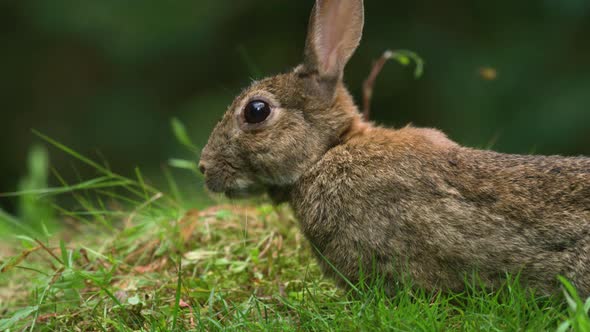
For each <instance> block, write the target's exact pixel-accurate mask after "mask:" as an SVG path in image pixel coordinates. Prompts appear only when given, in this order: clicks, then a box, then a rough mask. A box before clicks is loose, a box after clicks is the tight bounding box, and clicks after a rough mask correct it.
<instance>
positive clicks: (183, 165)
mask: <svg viewBox="0 0 590 332" xmlns="http://www.w3.org/2000/svg"><path fill="white" fill-rule="evenodd" d="M168 165H170V166H171V167H174V168H180V169H187V170H189V171H193V172H197V170H198V168H197V163H196V162H194V161H190V160H184V159H170V160H168Z"/></svg>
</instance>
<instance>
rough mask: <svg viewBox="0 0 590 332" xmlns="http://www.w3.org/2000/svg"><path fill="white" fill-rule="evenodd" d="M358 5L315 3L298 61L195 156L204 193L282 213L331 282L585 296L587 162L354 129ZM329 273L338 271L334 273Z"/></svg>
mask: <svg viewBox="0 0 590 332" xmlns="http://www.w3.org/2000/svg"><path fill="white" fill-rule="evenodd" d="M363 20H364V16H363V1H362V0H317V1H316V6H315V7H314V10H313V12H312V16H311V22H310V28H309V32H308V39H307V43H306V48H305V57H304V62H303V64H301V65H300V66H298V67H296V68H295V69H294V70H293V71H291V72H289V73H286V74H281V75H277V76H273V77H270V78H267V79H264V80H261V81H257V82H254V83H253V84H252V85H251V86H250V87H249V88H247V89H246V90H245V91H244V92H243V93H242V94H240V96H238V97H237V98H236V100H235V101H234V103H233V104H232V105H231V106H230V107H229V109H228V111H227V112H226V114H225V115H224V117H223V119H222V120H221V121H220V122H219V123H218V125H217V126H216V127H215V129H214V131H213V133H212V134H211V137H210V138H209V142H208V143H207V146H206V147H205V148H204V149H203V152H202V155H201V162H200V169H201V171H202V172H203V173H204V174H205V176H206V184H207V187H208V188H209V189H210V190H212V191H215V192H224V193H225V194H226V195H228V196H230V197H243V196H250V195H256V194H261V193H264V192H267V193H269V196H270V197H271V198H272V199H273V200H274V201H276V202H281V201H288V202H290V204H291V206H292V207H293V209H294V211H295V214H296V215H297V217H298V219H299V223H300V225H301V229H302V231H303V233H304V234H305V235H306V237H307V238H308V239H309V240H310V242H311V243H312V244H313V246H314V247H315V248H316V249H317V252H316V253H317V254H318V258H319V262H320V264H321V265H322V266H323V269H324V271H325V272H326V273H327V274H328V275H332V276H337V278H336V279H337V280H340V283H341V284H344V282H343V279H342V278H340V276H344V277H346V278H347V279H348V281H350V282H353V283H354V282H359V281H361V280H360V279H361V276H362V275H363V274H364V275H365V276H366V277H367V278H368V280H371V279H380V278H382V279H383V280H384V281H385V283H386V286H387V287H388V289H390V290H391V289H392V288H391V287H390V286H392V285H393V284H394V283H396V282H397V281H399V280H403V279H404V278H405V277H409V278H411V280H412V281H413V282H414V283H416V284H417V285H419V286H422V287H425V288H428V289H461V288H462V287H463V286H464V278H465V275H466V274H468V273H470V272H472V271H477V272H478V273H479V276H480V277H481V278H482V280H483V281H484V282H485V283H486V284H488V285H490V286H494V285H497V284H498V283H499V282H500V281H501V280H502V279H503V278H504V277H505V275H506V273H512V274H517V273H520V275H521V279H522V280H524V281H525V282H527V283H528V284H530V285H532V286H534V287H536V288H537V289H539V290H540V291H542V292H545V293H551V292H553V291H554V290H555V289H556V286H557V283H556V276H557V275H564V276H565V277H567V278H570V279H571V280H572V281H573V282H574V283H575V285H576V286H577V287H579V289H580V291H581V292H582V293H584V294H590V158H585V157H578V158H573V157H571V158H566V157H543V156H519V155H505V154H499V153H495V152H489V151H480V150H474V149H469V148H464V147H461V146H459V145H458V144H456V143H454V142H453V141H451V140H450V139H448V138H447V137H446V136H445V135H444V134H443V133H442V132H439V131H437V130H434V129H417V128H412V127H406V128H403V129H400V130H392V129H384V128H380V127H376V126H373V125H372V124H370V123H367V122H365V121H363V120H362V119H361V115H360V113H359V111H358V109H357V107H356V106H355V104H354V102H353V99H352V97H351V96H350V94H349V93H348V91H347V90H346V88H345V87H344V84H343V82H342V75H343V70H344V67H345V65H346V62H347V61H348V59H349V58H350V57H351V56H352V54H353V52H354V50H355V49H356V47H357V45H358V43H359V41H360V38H361V34H362V28H363ZM336 270H337V271H338V272H336Z"/></svg>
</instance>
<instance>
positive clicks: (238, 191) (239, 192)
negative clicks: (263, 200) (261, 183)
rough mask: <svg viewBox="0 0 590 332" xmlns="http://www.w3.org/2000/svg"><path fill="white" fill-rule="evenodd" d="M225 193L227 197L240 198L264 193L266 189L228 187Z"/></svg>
mask: <svg viewBox="0 0 590 332" xmlns="http://www.w3.org/2000/svg"><path fill="white" fill-rule="evenodd" d="M223 193H224V194H225V196H227V198H230V199H240V198H249V197H253V196H259V195H262V194H263V193H264V189H263V188H262V187H248V188H232V189H226V190H225V191H224V192H223Z"/></svg>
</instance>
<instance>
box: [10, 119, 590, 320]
mask: <svg viewBox="0 0 590 332" xmlns="http://www.w3.org/2000/svg"><path fill="white" fill-rule="evenodd" d="M175 126H180V127H178V128H177V130H180V131H182V130H183V129H182V127H181V125H180V124H179V123H176V124H175ZM45 139H46V141H48V142H49V143H50V144H52V145H53V146H55V147H57V148H59V149H60V150H62V151H65V152H66V153H68V154H70V155H71V156H73V157H74V158H76V159H78V160H79V161H81V163H82V164H86V165H87V166H90V167H92V168H93V169H95V170H96V172H97V173H98V175H97V178H96V179H94V180H91V181H82V180H81V181H79V183H77V184H69V183H66V182H65V181H64V180H63V179H62V178H61V177H60V176H59V174H57V173H55V175H56V176H57V178H58V179H60V182H61V183H62V186H61V187H59V188H50V189H47V188H39V186H42V183H37V184H36V185H35V186H29V187H27V186H25V187H23V188H21V189H22V190H21V192H19V193H16V194H15V195H17V196H18V197H20V199H22V200H23V201H24V202H26V204H28V205H27V210H26V211H27V213H26V218H28V219H31V220H34V219H35V218H34V216H35V211H36V208H35V206H38V211H40V212H38V213H39V215H40V216H43V218H48V217H47V216H51V215H54V216H57V219H59V220H60V221H61V223H62V227H53V226H51V225H49V226H48V225H47V223H45V222H39V223H38V224H36V227H34V228H26V227H24V228H23V227H17V226H15V225H21V223H22V220H19V218H22V216H19V217H12V216H8V215H7V214H0V221H2V222H1V224H2V227H4V228H3V229H5V230H7V231H6V232H8V233H9V234H10V236H8V237H7V239H5V240H4V241H3V243H2V244H1V245H0V252H1V253H2V256H1V263H0V269H1V271H2V272H1V273H0V286H1V288H0V331H4V330H9V331H137V330H143V331H190V330H208V331H216V330H247V331H249V330H281V331H282V330H287V331H289V330H312V331H329V330H335V331H340V330H343V331H375V330H399V331H447V330H457V331H459V330H461V331H462V330H468V331H471V330H483V331H516V330H526V331H543V330H558V329H559V330H560V331H568V330H572V331H590V320H589V319H588V314H587V313H588V310H589V309H590V300H588V301H586V302H585V303H584V301H583V300H582V299H580V298H579V297H578V296H577V294H576V292H575V289H573V287H571V285H570V284H569V283H568V282H567V281H566V280H563V281H562V282H563V283H564V287H565V289H566V293H565V294H566V296H565V297H564V298H565V300H564V299H563V298H543V297H536V296H534V295H533V294H531V293H530V292H529V291H528V290H526V289H524V288H522V287H521V286H520V285H519V283H518V280H515V279H509V280H508V281H507V282H506V284H505V285H503V287H502V288H501V289H499V290H496V291H494V292H490V291H487V290H485V289H483V288H482V287H479V286H478V283H477V282H468V283H467V285H468V289H467V291H465V292H463V293H456V294H443V293H428V292H424V291H422V290H419V289H413V288H411V287H410V286H408V285H400V286H399V290H398V292H397V295H396V296H395V297H393V298H388V297H386V296H385V295H384V294H383V292H382V290H381V288H380V287H379V285H375V286H372V287H361V288H359V289H358V290H356V291H351V292H345V291H343V290H340V289H337V288H336V287H335V286H334V285H333V283H332V282H331V281H330V280H326V279H323V278H322V276H321V273H320V271H319V269H318V266H317V265H316V263H315V262H314V260H313V258H312V255H311V250H310V248H309V245H308V244H307V242H306V241H305V239H304V238H303V237H302V235H301V234H300V232H299V231H298V229H297V223H296V220H294V217H293V215H292V214H291V212H290V210H289V208H288V207H285V206H280V207H273V206H271V205H268V204H266V203H264V202H263V201H259V202H249V203H243V204H236V203H232V202H230V203H221V204H213V205H211V206H208V207H202V208H200V209H196V208H191V207H190V205H195V204H190V203H189V204H186V203H184V202H183V201H182V195H180V193H179V185H178V184H176V183H175V182H174V181H173V179H172V176H168V179H169V180H170V183H169V187H170V188H169V191H170V192H172V193H173V194H166V193H163V192H161V191H158V190H156V189H155V188H152V187H150V186H149V185H147V184H146V181H145V179H144V178H143V176H142V174H141V172H140V171H139V170H137V171H136V178H135V179H129V178H125V177H122V176H120V175H117V174H115V173H113V172H111V171H110V170H109V169H108V168H107V167H104V166H102V165H99V164H97V163H95V162H94V161H91V160H90V159H88V158H86V157H84V156H81V155H79V154H78V153H76V152H75V151H72V150H70V149H68V148H67V147H65V146H63V145H61V144H60V143H58V142H55V141H53V140H51V139H49V138H46V137H45ZM185 143H186V144H187V145H191V144H190V142H189V141H188V140H186V141H185ZM191 146H192V145H191ZM35 153H36V154H37V156H41V155H43V154H42V153H39V152H38V151H37V152H35ZM45 159H46V158H45ZM32 160H37V162H38V163H43V162H46V161H44V158H41V157H37V158H32ZM171 164H173V165H180V166H181V167H182V168H187V169H193V167H192V166H191V164H190V162H186V161H182V160H174V161H172V162H171ZM42 168H43V167H31V169H32V170H34V169H42ZM32 172H35V171H32ZM31 178H38V176H37V177H36V176H35V175H34V174H32V175H31ZM38 182H42V181H38ZM54 195H68V197H72V198H74V199H75V201H76V202H77V203H78V204H77V206H79V208H77V209H76V210H65V209H63V208H62V207H59V206H57V205H55V204H54V203H53V197H54ZM32 197H34V198H35V199H32ZM187 205H188V206H189V207H186V206H187ZM48 206H50V207H51V210H48ZM64 225H65V226H66V227H63V226H64ZM21 226H22V225H21ZM8 230H9V231H8Z"/></svg>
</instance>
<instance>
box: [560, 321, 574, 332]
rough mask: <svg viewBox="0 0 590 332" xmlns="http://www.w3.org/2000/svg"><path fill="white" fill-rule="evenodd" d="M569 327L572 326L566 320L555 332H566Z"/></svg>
mask: <svg viewBox="0 0 590 332" xmlns="http://www.w3.org/2000/svg"><path fill="white" fill-rule="evenodd" d="M571 325H572V324H571V323H570V321H569V320H566V321H565V322H563V323H561V324H559V327H558V328H557V332H566V331H568V330H569V328H570V326H571Z"/></svg>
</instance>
